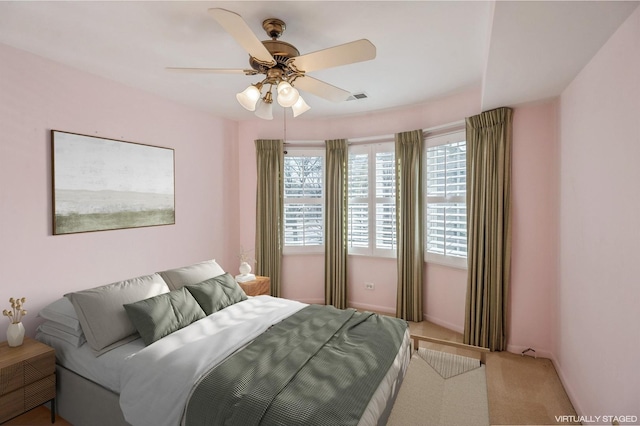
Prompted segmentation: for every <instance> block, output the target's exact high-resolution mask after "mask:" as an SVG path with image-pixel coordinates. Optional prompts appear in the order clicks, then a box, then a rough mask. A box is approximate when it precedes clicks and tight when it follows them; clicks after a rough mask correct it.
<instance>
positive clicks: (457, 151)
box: [425, 131, 467, 267]
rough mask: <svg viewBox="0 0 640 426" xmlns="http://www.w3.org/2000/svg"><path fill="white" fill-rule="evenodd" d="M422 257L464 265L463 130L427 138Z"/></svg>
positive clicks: (465, 250)
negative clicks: (423, 248)
mask: <svg viewBox="0 0 640 426" xmlns="http://www.w3.org/2000/svg"><path fill="white" fill-rule="evenodd" d="M426 145H427V148H426V173H425V181H426V184H425V187H426V192H427V196H426V197H425V198H426V209H425V212H426V215H425V224H426V226H425V229H426V238H425V241H426V257H427V260H429V261H434V262H439V263H445V264H449V265H453V266H461V267H465V266H466V257H467V204H466V194H467V187H466V175H467V165H466V161H467V160H466V142H465V133H464V131H461V132H457V133H453V134H448V135H443V136H438V137H435V138H427V143H426Z"/></svg>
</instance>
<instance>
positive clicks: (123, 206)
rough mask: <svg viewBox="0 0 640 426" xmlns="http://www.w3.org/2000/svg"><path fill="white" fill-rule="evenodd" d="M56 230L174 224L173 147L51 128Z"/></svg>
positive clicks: (68, 232)
mask: <svg viewBox="0 0 640 426" xmlns="http://www.w3.org/2000/svg"><path fill="white" fill-rule="evenodd" d="M51 156H52V172H53V234H54V235H60V234H72V233H77V232H92V231H105V230H110V229H123V228H137V227H143V226H158V225H173V224H175V195H174V186H175V185H174V183H175V177H174V176H175V174H174V151H173V149H170V148H162V147H157V146H151V145H142V144H138V143H132V142H124V141H118V140H114V139H105V138H100V137H95V136H87V135H79V134H75V133H67V132H61V131H58V130H52V131H51Z"/></svg>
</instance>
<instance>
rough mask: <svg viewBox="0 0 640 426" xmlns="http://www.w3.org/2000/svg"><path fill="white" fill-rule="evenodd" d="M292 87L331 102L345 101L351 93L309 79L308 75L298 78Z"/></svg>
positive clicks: (315, 79)
mask: <svg viewBox="0 0 640 426" xmlns="http://www.w3.org/2000/svg"><path fill="white" fill-rule="evenodd" d="M293 85H294V86H295V87H297V88H298V89H300V90H304V91H305V92H309V93H312V94H314V95H316V96H319V97H321V98H323V99H327V100H329V101H332V102H342V101H346V100H347V98H348V97H349V96H351V93H350V92H347V91H346V90H343V89H340V88H339V87H336V86H332V85H330V84H329V83H325V82H324V81H321V80H318V79H317V78H313V77H309V76H308V75H305V76H302V77H298V78H297V79H296V80H295V82H294V83H293Z"/></svg>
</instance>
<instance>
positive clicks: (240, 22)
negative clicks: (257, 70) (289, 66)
mask: <svg viewBox="0 0 640 426" xmlns="http://www.w3.org/2000/svg"><path fill="white" fill-rule="evenodd" d="M209 13H210V14H211V16H213V17H214V19H215V20H216V21H218V23H219V24H220V25H221V26H222V28H224V29H225V31H226V32H228V33H229V34H230V35H231V37H233V38H234V39H235V41H237V42H238V44H240V46H242V48H243V49H244V50H246V51H247V52H248V53H249V55H251V56H252V57H254V58H255V59H257V60H258V61H260V62H264V63H265V64H275V60H274V59H273V56H271V53H269V51H268V50H267V48H266V47H264V45H263V44H262V42H261V41H260V40H259V39H258V37H256V35H255V34H254V33H253V31H251V28H249V26H248V25H247V23H246V22H245V21H244V19H242V17H241V16H240V15H238V14H237V13H234V12H231V11H229V10H226V9H209Z"/></svg>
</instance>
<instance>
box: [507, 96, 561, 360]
mask: <svg viewBox="0 0 640 426" xmlns="http://www.w3.org/2000/svg"><path fill="white" fill-rule="evenodd" d="M557 139H558V138H557V101H555V100H553V101H549V102H545V103H541V104H536V105H530V106H523V107H520V108H516V110H515V111H514V116H513V146H512V149H513V155H512V172H513V176H512V188H511V190H512V208H513V214H512V220H513V224H512V250H511V257H512V263H511V295H510V309H509V339H508V350H509V351H511V352H516V353H519V352H522V351H523V350H524V349H527V348H529V347H531V348H534V349H535V350H536V355H538V356H544V357H552V355H553V353H554V352H555V328H556V310H557V306H556V292H557V281H558V260H557V259H558V249H557V239H558V213H557V212H558V142H557Z"/></svg>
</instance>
